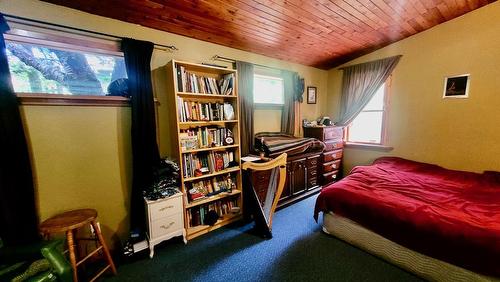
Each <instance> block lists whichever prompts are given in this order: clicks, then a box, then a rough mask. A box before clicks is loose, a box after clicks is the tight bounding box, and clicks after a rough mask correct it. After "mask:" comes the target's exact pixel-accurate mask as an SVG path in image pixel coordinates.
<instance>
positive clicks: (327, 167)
mask: <svg viewBox="0 0 500 282" xmlns="http://www.w3.org/2000/svg"><path fill="white" fill-rule="evenodd" d="M340 161H341V160H336V161H333V162H329V163H324V164H323V173H325V172H331V171H334V170H338V169H339V167H340Z"/></svg>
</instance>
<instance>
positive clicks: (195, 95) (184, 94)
mask: <svg viewBox="0 0 500 282" xmlns="http://www.w3.org/2000/svg"><path fill="white" fill-rule="evenodd" d="M177 95H178V96H180V97H192V98H197V99H203V98H206V99H214V98H218V99H220V98H223V99H224V98H228V99H236V98H237V96H234V95H220V94H200V93H192V92H177Z"/></svg>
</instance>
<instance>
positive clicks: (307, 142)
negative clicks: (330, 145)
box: [255, 132, 325, 157]
mask: <svg viewBox="0 0 500 282" xmlns="http://www.w3.org/2000/svg"><path fill="white" fill-rule="evenodd" d="M255 146H256V147H257V148H262V149H263V150H264V151H265V153H266V155H267V156H269V157H276V156H279V155H281V154H283V153H286V154H287V155H288V157H291V156H294V155H298V154H306V153H315V152H318V153H321V152H323V150H324V149H325V143H323V142H321V141H319V140H318V139H316V138H307V137H306V138H303V137H294V136H292V135H288V134H285V133H281V132H260V133H257V134H255Z"/></svg>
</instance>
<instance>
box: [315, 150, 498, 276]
mask: <svg viewBox="0 0 500 282" xmlns="http://www.w3.org/2000/svg"><path fill="white" fill-rule="evenodd" d="M320 211H322V212H324V213H327V212H330V211H331V212H334V213H336V214H338V215H340V216H343V217H345V218H349V219H351V220H353V221H355V222H357V223H358V224H360V225H361V226H363V227H365V228H367V229H370V230H372V231H373V232H375V233H378V234H380V235H381V236H384V237H385V238H387V239H389V240H391V241H394V242H396V243H398V244H400V245H402V246H405V247H407V248H410V249H412V250H415V251H417V252H419V253H422V254H425V255H427V256H430V257H434V258H437V259H440V260H443V261H446V262H448V263H451V264H454V265H458V266H460V267H463V268H466V269H469V270H472V271H474V272H478V273H482V274H485V275H489V276H494V277H500V263H499V262H500V181H499V178H498V173H493V172H487V173H483V174H478V173H471V172H463V171H453V170H447V169H444V168H441V167H439V166H435V165H430V164H425V163H418V162H413V161H409V160H404V159H400V158H394V157H384V158H380V159H378V160H376V161H375V162H374V163H373V164H372V165H370V166H359V167H356V168H354V169H353V171H352V172H351V174H350V175H349V176H348V177H346V178H344V179H342V180H341V181H339V182H337V183H334V184H332V185H330V186H328V187H325V188H323V190H322V192H321V193H320V195H319V196H318V199H317V202H316V207H315V216H316V217H317V214H318V212H320Z"/></svg>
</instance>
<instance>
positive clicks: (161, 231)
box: [149, 213, 184, 239]
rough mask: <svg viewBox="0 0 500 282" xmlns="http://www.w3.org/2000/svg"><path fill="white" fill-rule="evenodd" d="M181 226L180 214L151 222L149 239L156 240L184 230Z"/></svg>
mask: <svg viewBox="0 0 500 282" xmlns="http://www.w3.org/2000/svg"><path fill="white" fill-rule="evenodd" d="M182 225H183V224H182V213H178V214H174V215H170V216H167V217H165V218H160V219H158V220H155V221H153V222H152V224H151V226H150V230H149V231H150V232H151V239H156V238H158V237H161V236H163V235H167V234H169V233H172V232H175V231H177V230H179V229H182V228H184V226H182Z"/></svg>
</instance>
